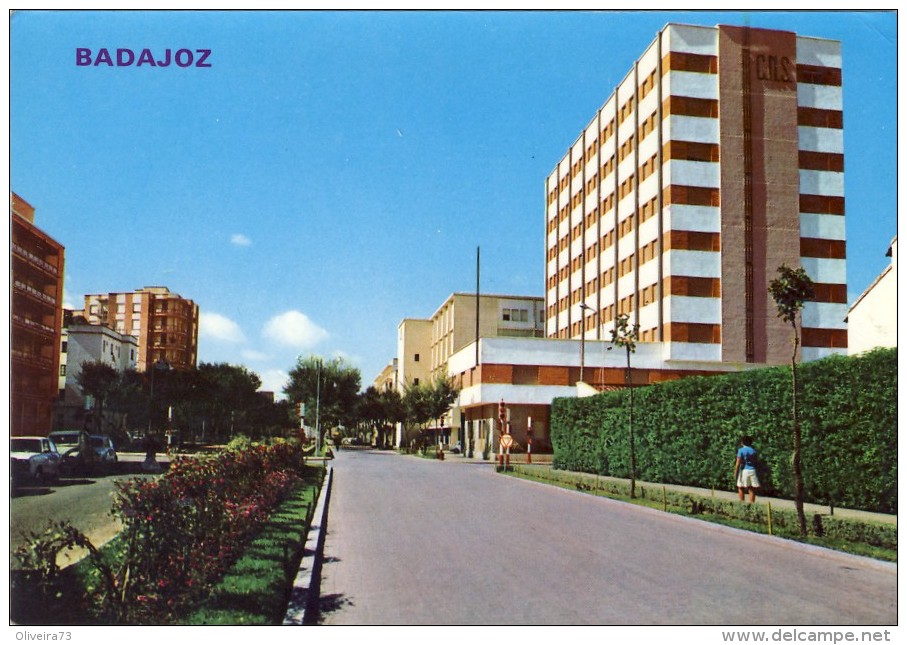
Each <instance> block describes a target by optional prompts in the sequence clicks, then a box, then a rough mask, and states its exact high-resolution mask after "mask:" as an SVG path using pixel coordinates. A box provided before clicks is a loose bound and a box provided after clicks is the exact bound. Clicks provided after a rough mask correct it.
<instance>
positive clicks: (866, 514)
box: [445, 455, 898, 526]
mask: <svg viewBox="0 0 907 645" xmlns="http://www.w3.org/2000/svg"><path fill="white" fill-rule="evenodd" d="M520 456H521V457H524V458H523V459H521V460H519V461H517V460H516V459H513V458H511V465H512V466H521V467H525V468H551V463H550V458H551V455H540V457H542V458H544V457H547V458H548V459H547V460H546V461H548V463H537V462H536V459H537V458H536V457H535V456H534V457H533V463H532V464H526V462H525V456H524V455H520ZM539 461H541V460H539ZM446 462H453V463H456V462H461V463H472V464H475V463H479V464H487V465H488V466H494V465H496V464H497V461H490V460H489V461H483V460H481V459H479V460H476V459H467V458H463V457H462V456H460V455H450V456H448V457H446V458H445V463H446ZM600 477H601V479H602V480H604V481H613V482H624V483H626V484H627V485H629V483H630V480H629V479H621V478H619V477H606V476H604V475H601V476H600ZM636 486H637V487H639V486H644V487H646V488H655V489H660V488H661V487H662V486H664V487H665V488H667V489H668V490H670V491H675V492H680V493H690V494H691V495H700V496H702V497H711V496H712V495H714V496H715V497H716V498H717V499H724V500H736V499H738V498H737V493H736V492H732V491H725V490H711V489H708V488H696V487H695V486H682V485H680V484H659V483H657V482H647V481H642V480H639V479H637V480H636ZM768 502H771V504H772V508H773V509H778V508H785V509H791V510H794V509H796V505H795V504H794V500H792V499H783V498H780V497H764V496H759V495H758V494H757V496H756V504H760V505H761V504H766V503H768ZM803 509H804V511H805V512H806V513H807V514H808V515H817V514H818V515H829V510H830V509H829V507H828V506H826V505H823V504H810V503H805V504H804V505H803ZM834 517H841V518H847V519H855V520H861V521H864V522H875V523H877V524H893V525H895V526H897V523H898V516H897V515H891V514H887V513H874V512H872V511H861V510H856V509H850V508H839V507H837V506H836V507H835V509H834Z"/></svg>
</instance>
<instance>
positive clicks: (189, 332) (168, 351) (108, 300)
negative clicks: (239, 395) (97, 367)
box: [76, 287, 198, 372]
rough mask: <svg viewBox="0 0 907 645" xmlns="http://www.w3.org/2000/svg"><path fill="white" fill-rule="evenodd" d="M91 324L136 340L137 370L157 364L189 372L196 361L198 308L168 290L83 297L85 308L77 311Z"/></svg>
mask: <svg viewBox="0 0 907 645" xmlns="http://www.w3.org/2000/svg"><path fill="white" fill-rule="evenodd" d="M76 313H78V314H80V315H82V316H84V318H85V319H86V320H87V321H88V322H89V323H90V324H93V325H106V326H108V327H110V328H111V329H113V330H115V331H117V332H119V333H121V334H126V335H130V336H135V337H136V338H137V339H138V360H137V363H136V365H137V369H138V370H139V371H143V372H144V371H147V370H148V367H149V366H150V365H152V364H154V363H156V362H157V361H165V362H167V363H168V364H169V365H170V366H171V367H172V368H174V369H190V368H193V367H195V365H196V362H197V360H198V305H197V304H195V303H194V302H193V301H192V300H187V299H185V298H182V297H181V296H179V295H177V294H175V293H170V290H169V289H168V288H167V287H145V288H143V289H139V290H137V291H133V292H124V293H106V294H93V295H86V296H85V309H84V310H83V311H80V312H76Z"/></svg>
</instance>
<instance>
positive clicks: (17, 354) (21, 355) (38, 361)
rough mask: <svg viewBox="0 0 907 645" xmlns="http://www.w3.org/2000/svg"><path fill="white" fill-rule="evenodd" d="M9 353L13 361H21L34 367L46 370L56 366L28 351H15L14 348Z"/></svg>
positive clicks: (50, 361) (49, 360)
mask: <svg viewBox="0 0 907 645" xmlns="http://www.w3.org/2000/svg"><path fill="white" fill-rule="evenodd" d="M9 353H10V354H11V355H12V358H13V360H19V361H23V362H25V363H28V364H30V365H34V366H36V367H43V368H46V369H56V365H54V362H53V360H52V359H49V358H45V357H43V356H41V355H39V354H35V353H33V352H30V351H28V350H24V349H17V348H15V347H13V348H11V349H10V352H9Z"/></svg>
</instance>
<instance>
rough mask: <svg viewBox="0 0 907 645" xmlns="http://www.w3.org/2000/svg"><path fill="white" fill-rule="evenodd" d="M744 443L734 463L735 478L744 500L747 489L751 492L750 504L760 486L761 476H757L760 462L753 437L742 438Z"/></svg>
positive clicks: (754, 499) (738, 491)
mask: <svg viewBox="0 0 907 645" xmlns="http://www.w3.org/2000/svg"><path fill="white" fill-rule="evenodd" d="M740 443H741V444H743V445H742V446H741V447H740V449H739V450H737V461H736V462H735V463H734V479H736V480H737V495H738V496H739V497H740V501H741V502H742V501H743V499H744V495H745V494H746V493H747V491H748V492H749V494H750V504H752V503H753V502H755V501H756V489H757V488H759V477H757V476H756V464H757V462H758V459H757V456H756V449H755V448H753V438H752V437H749V436H746V437H743V439H741V440H740Z"/></svg>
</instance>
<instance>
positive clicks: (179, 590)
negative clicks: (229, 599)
mask: <svg viewBox="0 0 907 645" xmlns="http://www.w3.org/2000/svg"><path fill="white" fill-rule="evenodd" d="M303 468H304V466H303V450H302V447H301V446H300V445H298V444H295V443H291V442H285V441H279V442H276V443H274V444H272V445H268V446H264V445H253V446H247V447H243V448H242V449H239V450H227V451H224V452H220V453H216V454H214V455H210V456H199V457H194V458H183V459H177V460H175V461H174V462H173V463H172V464H171V466H170V469H169V470H168V472H167V473H166V474H164V475H163V476H161V477H158V478H155V479H142V478H134V479H131V480H125V481H122V482H118V483H117V489H118V490H117V493H116V496H115V500H114V506H113V513H114V515H116V516H117V517H118V518H119V519H120V520H121V522H122V524H123V530H122V531H121V533H120V535H119V536H118V538H117V540H116V542H115V548H113V549H111V550H109V551H112V552H108V550H105V552H104V553H102V552H99V551H98V550H97V549H95V548H93V547H92V546H91V545H90V543H88V544H85V543H86V542H87V539H85V537H84V536H83V535H81V534H80V533H79V532H78V531H76V530H75V529H72V527H65V526H64V527H59V530H57V531H56V532H53V533H52V534H46V535H45V536H44V537H43V538H42V539H43V544H41V543H40V540H39V539H37V538H36V540H34V541H33V543H32V544H31V545H30V549H26V550H25V552H23V554H20V559H21V560H22V561H23V563H24V564H25V565H26V568H30V569H32V570H39V571H43V572H44V573H43V575H42V577H43V578H53V577H55V575H57V574H58V573H59V571H58V570H56V569H55V566H54V565H52V564H51V565H49V564H48V563H47V562H46V561H45V562H43V563H42V562H38V561H37V560H38V559H39V558H38V557H36V555H35V554H45V555H46V554H48V553H52V554H53V557H55V556H56V552H57V551H59V550H60V549H63V548H68V547H71V546H74V545H78V546H83V547H87V548H89V552H90V556H89V557H90V561H91V564H92V565H94V566H93V571H91V573H90V574H88V575H87V576H86V584H85V587H86V588H85V590H84V591H85V597H84V598H83V599H82V601H81V602H82V603H83V604H84V605H85V608H86V610H87V613H88V614H89V615H91V616H92V617H93V620H96V621H99V622H113V623H118V624H136V623H157V624H162V623H168V622H170V621H171V620H172V619H173V617H174V616H176V615H177V614H178V613H179V612H180V611H181V610H182V609H183V608H184V607H185V606H187V605H188V604H191V603H193V602H196V601H197V600H198V599H199V598H201V597H203V596H204V595H205V594H206V593H207V592H208V590H210V588H211V586H212V585H213V584H214V582H215V581H216V580H217V579H218V578H219V577H220V576H222V575H223V573H224V571H226V570H227V568H228V567H229V566H230V565H232V564H233V562H235V560H236V558H237V557H239V555H241V553H242V550H243V548H244V546H245V545H246V544H247V543H248V541H249V539H250V537H251V536H253V535H254V534H255V533H256V532H257V531H258V530H259V529H260V528H261V526H262V524H263V523H264V522H265V521H266V520H267V518H268V516H269V514H270V513H271V511H272V510H273V509H274V508H275V507H276V506H277V505H278V504H279V503H280V502H281V501H283V499H285V498H286V496H287V494H288V493H289V492H290V491H291V490H292V489H293V487H294V486H296V485H297V484H298V483H299V482H300V481H301V476H302V473H303ZM30 554H31V557H29V555H30ZM41 557H43V556H41ZM29 560H31V561H29ZM45 560H46V558H45ZM41 584H42V586H43V587H44V588H45V589H48V588H50V587H52V580H50V581H48V580H46V579H45V580H43V581H42V583H41ZM71 600H72V599H71Z"/></svg>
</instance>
